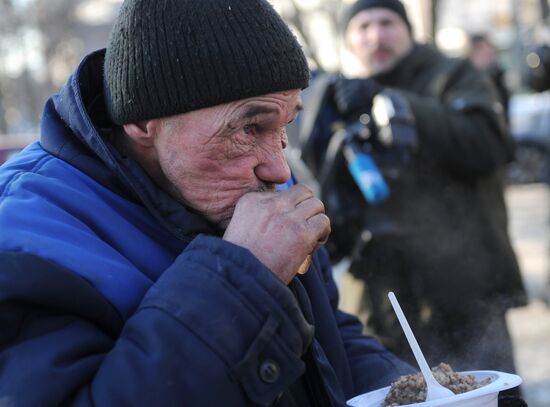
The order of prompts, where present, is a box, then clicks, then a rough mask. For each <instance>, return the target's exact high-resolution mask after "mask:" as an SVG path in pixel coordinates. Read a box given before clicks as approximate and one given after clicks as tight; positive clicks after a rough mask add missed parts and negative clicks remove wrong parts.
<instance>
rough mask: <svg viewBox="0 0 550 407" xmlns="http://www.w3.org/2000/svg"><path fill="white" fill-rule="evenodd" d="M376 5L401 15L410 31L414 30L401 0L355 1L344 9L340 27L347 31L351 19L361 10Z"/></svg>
mask: <svg viewBox="0 0 550 407" xmlns="http://www.w3.org/2000/svg"><path fill="white" fill-rule="evenodd" d="M375 7H381V8H387V9H390V10H392V11H394V12H395V13H397V14H399V16H400V17H401V18H402V19H403V21H404V22H405V24H407V27H408V28H409V31H410V32H412V27H411V23H410V21H409V18H408V17H407V10H405V6H404V5H403V3H401V2H400V1H399V0H358V1H356V2H355V3H353V4H352V5H350V6H349V7H347V8H346V9H344V12H343V13H342V18H341V19H340V28H341V30H342V32H345V31H346V29H347V28H348V24H349V22H350V20H351V19H352V18H353V17H354V16H355V15H356V14H357V13H359V12H360V11H363V10H366V9H368V8H375Z"/></svg>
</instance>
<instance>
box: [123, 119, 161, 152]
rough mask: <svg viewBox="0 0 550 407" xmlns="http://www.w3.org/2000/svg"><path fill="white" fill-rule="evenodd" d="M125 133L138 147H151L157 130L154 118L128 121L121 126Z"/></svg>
mask: <svg viewBox="0 0 550 407" xmlns="http://www.w3.org/2000/svg"><path fill="white" fill-rule="evenodd" d="M122 127H123V128H124V132H125V133H126V135H127V136H128V137H129V138H130V139H131V140H132V141H133V142H134V143H135V144H137V145H138V146H140V147H144V148H147V147H152V146H153V143H154V140H155V135H156V132H157V121H156V120H145V121H142V122H137V123H128V124H124V125H123V126H122Z"/></svg>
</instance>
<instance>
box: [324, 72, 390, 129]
mask: <svg viewBox="0 0 550 407" xmlns="http://www.w3.org/2000/svg"><path fill="white" fill-rule="evenodd" d="M333 86H334V96H333V97H334V103H335V104H336V109H337V110H338V112H339V113H340V114H341V115H342V116H343V118H344V119H346V120H355V119H358V118H359V116H360V115H361V114H363V113H368V114H370V111H371V109H372V99H373V98H374V96H375V95H376V94H378V93H379V92H380V91H382V89H383V87H382V86H381V85H380V84H378V83H377V82H376V81H374V80H373V79H347V78H343V77H342V78H339V79H338V80H337V81H336V82H335V83H334V85H333Z"/></svg>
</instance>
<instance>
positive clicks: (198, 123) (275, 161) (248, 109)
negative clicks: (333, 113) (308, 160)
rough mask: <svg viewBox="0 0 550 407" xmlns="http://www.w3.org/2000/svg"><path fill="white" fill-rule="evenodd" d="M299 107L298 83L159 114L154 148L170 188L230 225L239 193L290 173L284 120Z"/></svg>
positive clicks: (267, 187) (269, 187)
mask: <svg viewBox="0 0 550 407" xmlns="http://www.w3.org/2000/svg"><path fill="white" fill-rule="evenodd" d="M299 110H301V99H300V90H298V89H296V90H291V91H285V92H277V93H272V94H269V95H264V96H260V97H253V98H249V99H243V100H239V101H236V102H231V103H226V104H223V105H219V106H214V107H210V108H206V109H201V110H196V111H192V112H189V113H184V114H181V115H177V116H172V117H168V118H163V119H160V120H161V123H160V126H159V130H158V134H157V137H156V138H155V150H156V155H157V159H158V164H159V165H160V170H161V173H162V174H163V177H164V178H165V180H164V182H163V183H164V184H165V185H166V186H167V187H166V189H168V190H169V191H170V192H171V193H172V195H174V196H175V197H176V198H178V199H179V200H180V201H181V202H183V203H185V204H186V205H188V206H189V207H191V208H193V209H195V210H196V211H198V212H200V213H202V214H203V215H205V216H206V218H207V219H208V220H209V221H211V222H212V223H214V224H216V225H218V226H220V227H222V228H223V227H226V226H227V224H228V223H229V221H230V219H231V217H232V215H233V211H234V208H235V205H236V204H237V201H238V200H239V198H240V197H241V196H243V195H244V194H245V193H247V192H252V191H274V190H275V185H276V184H279V183H284V182H286V181H287V180H288V179H289V177H290V169H289V167H288V165H287V162H286V160H285V158H284V155H283V149H284V148H285V147H286V145H287V142H288V141H287V134H286V125H287V124H288V123H290V122H291V121H292V120H294V119H295V118H296V115H297V113H298V111H299Z"/></svg>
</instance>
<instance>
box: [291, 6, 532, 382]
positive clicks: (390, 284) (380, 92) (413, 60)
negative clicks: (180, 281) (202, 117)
mask: <svg viewBox="0 0 550 407" xmlns="http://www.w3.org/2000/svg"><path fill="white" fill-rule="evenodd" d="M342 32H343V35H344V39H345V43H346V45H347V47H348V48H349V50H350V51H351V53H352V54H353V55H354V56H355V57H356V58H357V60H358V61H359V63H360V72H358V73H357V74H356V75H355V76H354V77H343V76H341V75H340V76H339V75H324V76H323V75H322V76H320V77H319V79H317V80H316V82H314V83H313V85H312V87H311V88H310V90H308V96H307V97H305V102H304V103H305V111H304V114H303V117H302V120H301V123H302V129H301V133H300V143H301V146H302V149H303V150H302V157H303V159H304V160H305V161H306V163H307V164H308V165H309V167H310V168H311V169H312V171H313V172H314V173H315V174H317V176H318V177H319V179H320V184H321V188H322V197H323V201H324V203H325V205H326V208H327V214H328V215H329V217H330V218H331V223H332V234H331V237H330V238H329V241H328V242H327V244H328V247H329V248H330V251H331V253H332V254H333V256H334V257H333V258H334V259H335V260H338V259H340V258H350V260H351V266H350V271H351V273H352V275H353V276H355V277H357V278H359V279H361V280H362V281H363V282H364V283H365V287H366V288H365V293H364V298H363V299H364V303H365V306H366V308H367V310H368V320H367V323H368V329H369V332H372V333H374V334H375V335H377V336H378V337H379V338H381V339H382V341H383V343H385V344H386V345H387V346H388V347H389V348H390V349H392V350H393V351H395V352H397V353H398V355H400V356H401V357H404V358H409V359H411V356H412V355H411V352H410V350H409V346H408V344H407V343H406V341H405V337H404V336H403V334H402V332H401V328H400V326H399V325H398V323H397V321H396V318H395V316H394V313H393V310H392V308H391V306H390V304H389V301H388V299H387V293H388V291H394V292H395V293H396V295H397V298H398V299H399V301H400V303H401V304H402V306H403V309H404V311H405V314H406V315H407V317H408V318H409V320H410V322H411V326H412V328H413V330H414V331H415V333H416V334H417V336H418V341H419V343H420V345H421V346H422V348H423V349H424V350H425V351H426V356H427V357H428V359H429V362H430V364H431V365H435V364H437V363H439V362H440V361H446V362H449V363H450V364H451V365H452V366H453V367H454V368H455V369H457V370H471V369H495V370H501V371H506V372H514V371H515V365H514V358H513V352H512V343H511V338H510V335H509V332H508V328H507V325H506V320H505V315H506V311H507V310H508V309H509V308H510V307H516V306H520V305H524V304H525V303H526V295H525V290H524V287H523V283H522V279H521V276H520V272H519V268H518V263H517V261H516V257H515V254H514V252H513V250H512V247H511V244H510V239H509V237H508V233H507V213H506V207H505V203H504V199H503V187H502V172H503V169H504V166H505V165H506V163H507V162H508V160H509V159H510V156H511V141H510V139H509V136H508V133H507V131H506V125H505V120H504V116H503V110H502V108H501V106H500V104H499V103H498V100H497V99H496V97H495V93H494V89H493V88H492V86H491V84H490V83H489V82H488V79H487V78H486V77H485V76H484V75H482V74H481V73H480V72H479V71H478V70H476V69H475V68H474V67H473V66H472V65H471V63H470V62H469V61H467V60H465V59H451V58H448V57H446V56H444V55H442V54H441V53H440V52H439V51H438V50H436V49H435V48H434V47H433V46H430V45H427V44H418V43H416V42H415V41H414V40H413V28H412V27H411V24H410V21H409V19H408V16H407V13H406V10H405V8H404V6H403V4H402V3H401V2H400V1H398V0H358V1H357V2H356V3H354V4H352V5H351V6H350V7H349V8H347V9H346V10H345V12H344V14H343V18H342ZM319 101H321V102H319ZM315 103H317V104H318V105H319V106H318V109H311V111H308V107H309V106H310V104H315ZM373 162H374V164H372V163H373ZM377 170H378V172H377ZM380 175H381V176H382V177H383V178H380ZM384 183H385V184H384ZM386 186H387V187H388V188H389V195H388V189H386ZM369 191H371V192H372V191H374V192H372V193H370V192H369Z"/></svg>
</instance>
